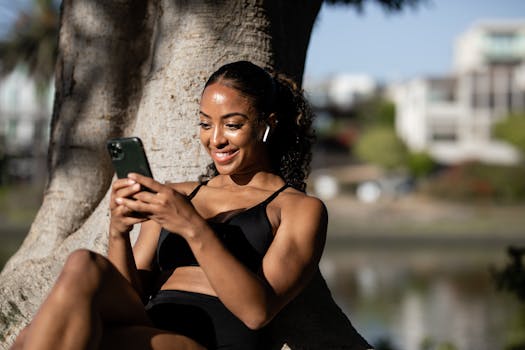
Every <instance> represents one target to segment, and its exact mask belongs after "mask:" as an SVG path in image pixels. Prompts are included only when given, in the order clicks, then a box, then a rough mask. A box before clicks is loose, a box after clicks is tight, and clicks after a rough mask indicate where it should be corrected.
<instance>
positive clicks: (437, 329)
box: [0, 0, 525, 350]
mask: <svg viewBox="0 0 525 350" xmlns="http://www.w3.org/2000/svg"><path fill="white" fill-rule="evenodd" d="M57 25H58V1H52V0H22V1H20V0H17V1H16V2H14V1H10V0H0V62H1V63H0V74H1V75H0V223H1V224H0V267H1V266H3V264H4V263H5V261H6V260H7V259H8V258H9V256H10V255H11V254H13V252H14V251H15V250H16V248H17V247H18V246H19V245H20V243H21V242H22V240H23V238H24V236H25V234H26V233H27V232H28V229H29V226H30V225H31V222H32V219H33V217H34V215H35V214H36V211H37V210H38V207H39V205H40V202H41V200H42V191H43V187H44V185H45V181H46V152H47V143H48V138H49V123H50V115H51V110H52V104H53V93H54V91H53V84H52V70H53V64H54V48H55V46H54V45H55V43H56V39H55V38H56V35H57ZM304 87H305V90H306V92H307V94H308V96H309V98H310V101H311V102H312V105H313V108H314V109H315V111H316V113H317V120H316V125H315V127H316V132H317V137H318V143H317V146H316V148H315V153H314V160H313V167H312V174H311V176H310V183H309V187H308V188H309V191H310V192H312V193H313V194H315V195H317V196H319V197H321V198H322V199H323V200H324V201H325V203H326V204H327V206H328V209H329V214H330V224H329V238H328V241H327V247H326V253H325V255H324V257H323V259H322V261H321V269H322V271H323V274H324V276H325V277H326V279H327V281H328V283H329V285H330V287H331V290H332V293H333V295H334V297H335V299H336V300H337V302H338V303H339V305H340V306H341V308H342V309H343V311H345V313H347V314H348V315H349V317H350V318H351V320H352V322H353V323H354V325H355V326H356V328H357V329H358V330H359V331H360V332H361V333H362V334H363V335H364V336H365V337H366V338H367V339H368V340H369V341H370V342H372V343H373V344H374V345H375V346H376V348H377V349H378V350H453V349H456V350H459V349H461V350H463V349H465V350H483V349H487V350H494V349H505V350H519V349H525V277H524V271H523V265H522V255H523V252H524V249H523V248H524V247H525V234H524V233H525V232H524V231H525V229H524V227H525V158H524V152H525V2H524V1H522V0H501V1H497V2H496V1H490V0H480V1H474V0H467V1H454V0H442V1H438V0H435V1H433V2H431V1H423V2H420V3H419V4H418V5H417V6H415V7H407V8H405V9H404V10H403V11H402V12H395V13H392V12H385V11H384V10H383V9H382V8H381V7H380V6H378V5H375V3H372V4H368V3H366V2H365V5H364V6H363V8H362V10H361V11H356V9H355V8H354V7H348V6H333V5H332V6H328V5H323V8H322V11H321V14H320V16H319V18H318V20H317V23H316V25H315V28H314V32H313V35H312V39H311V44H310V47H309V51H308V57H307V62H306V70H305V77H304Z"/></svg>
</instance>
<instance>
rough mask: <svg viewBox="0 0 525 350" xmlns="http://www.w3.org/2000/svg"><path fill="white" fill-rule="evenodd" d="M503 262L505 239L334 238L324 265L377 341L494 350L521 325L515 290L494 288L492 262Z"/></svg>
mask: <svg viewBox="0 0 525 350" xmlns="http://www.w3.org/2000/svg"><path fill="white" fill-rule="evenodd" d="M505 262H506V255H505V249H504V244H502V245H500V246H498V245H491V246H477V247H469V245H468V244H465V245H460V246H458V244H454V245H452V246H447V245H440V246H439V247H438V248H434V247H429V246H426V247H425V246H421V247H418V246H410V247H402V246H396V247H391V246H390V247H386V246H377V245H372V244H370V245H368V246H366V245H365V246H363V245H361V246H358V247H355V246H353V245H352V244H351V242H345V243H344V244H341V242H332V244H328V246H327V250H326V254H325V256H324V257H323V260H322V261H321V270H322V271H323V274H324V276H325V278H326V280H327V282H328V284H329V285H330V288H331V290H332V293H333V295H334V298H335V299H336V300H337V302H338V303H339V305H340V306H341V308H342V309H343V310H344V311H345V312H346V313H347V314H348V315H350V314H351V316H350V318H351V320H352V322H353V323H354V325H355V326H356V328H357V329H359V330H360V331H361V332H362V333H363V335H364V336H365V337H366V338H367V339H368V340H369V341H371V342H372V343H373V344H378V343H379V342H381V341H382V340H383V341H384V340H388V343H389V344H391V345H392V347H393V348H394V349H396V350H421V349H425V348H426V349H437V348H438V345H441V346H443V345H444V344H453V345H454V346H455V348H453V347H450V349H461V350H485V349H486V350H494V349H504V348H505V344H507V343H508V338H509V334H510V333H512V332H515V331H516V330H515V329H513V327H514V328H516V325H513V323H512V319H515V318H517V317H518V316H519V315H523V312H524V308H523V305H521V304H520V303H519V302H518V300H517V298H515V297H514V296H512V295H509V294H507V293H504V292H500V291H497V290H496V288H495V285H494V282H493V280H492V276H491V272H490V267H491V266H493V267H501V266H502V265H503V264H504V263H505ZM518 327H519V325H518ZM518 331H522V332H523V331H524V329H523V328H522V329H521V330H518ZM432 344H433V345H434V347H433V346H432Z"/></svg>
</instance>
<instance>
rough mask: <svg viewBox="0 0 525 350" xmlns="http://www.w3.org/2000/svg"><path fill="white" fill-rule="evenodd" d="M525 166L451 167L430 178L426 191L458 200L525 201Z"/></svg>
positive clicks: (472, 165)
mask: <svg viewBox="0 0 525 350" xmlns="http://www.w3.org/2000/svg"><path fill="white" fill-rule="evenodd" d="M524 178H525V166H498V165H487V164H482V163H477V162H472V163H464V164H461V165H457V166H453V167H450V168H448V169H446V170H444V171H442V172H441V173H440V174H439V175H437V176H435V177H433V178H431V179H428V180H427V181H426V183H425V184H424V186H422V190H423V191H424V192H426V193H429V194H432V195H435V196H439V197H443V198H448V199H454V200H480V199H484V200H490V201H496V202H517V201H524V200H525V182H524V181H523V179H524Z"/></svg>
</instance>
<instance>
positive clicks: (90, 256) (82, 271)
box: [58, 249, 111, 290]
mask: <svg viewBox="0 0 525 350" xmlns="http://www.w3.org/2000/svg"><path fill="white" fill-rule="evenodd" d="M110 264H111V263H110V262H109V261H108V260H107V259H106V258H105V257H103V256H102V255H100V254H98V253H95V252H92V251H90V250H87V249H79V250H76V251H74V252H73V253H71V254H70V255H69V256H68V258H67V260H66V262H65V264H64V268H63V269H62V273H61V274H60V277H59V280H58V283H60V284H62V285H63V286H66V288H67V289H68V290H71V289H75V288H76V289H80V290H91V289H93V288H97V287H98V286H99V285H100V283H101V281H102V280H103V278H104V275H105V273H106V271H107V269H108V268H109V265H110Z"/></svg>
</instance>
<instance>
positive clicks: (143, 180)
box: [128, 173, 164, 192]
mask: <svg viewBox="0 0 525 350" xmlns="http://www.w3.org/2000/svg"><path fill="white" fill-rule="evenodd" d="M128 178H129V179H131V180H133V181H136V182H138V183H139V184H141V185H143V186H144V187H146V188H148V189H150V190H151V191H153V192H161V191H162V190H163V189H164V185H163V184H161V183H159V182H157V181H155V180H153V179H152V178H151V177H147V176H143V175H140V174H137V173H129V174H128Z"/></svg>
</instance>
